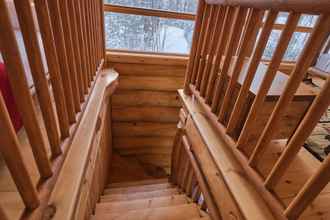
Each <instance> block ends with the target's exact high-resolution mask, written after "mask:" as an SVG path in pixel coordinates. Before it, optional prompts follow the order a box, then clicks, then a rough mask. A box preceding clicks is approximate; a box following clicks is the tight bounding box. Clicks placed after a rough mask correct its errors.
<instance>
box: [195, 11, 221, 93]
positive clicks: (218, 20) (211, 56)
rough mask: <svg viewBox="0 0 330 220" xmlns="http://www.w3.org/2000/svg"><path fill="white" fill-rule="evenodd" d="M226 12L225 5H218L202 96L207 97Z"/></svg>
mask: <svg viewBox="0 0 330 220" xmlns="http://www.w3.org/2000/svg"><path fill="white" fill-rule="evenodd" d="M225 12H226V10H225V8H224V7H220V6H218V8H217V14H216V23H215V24H214V26H215V28H214V31H213V34H212V39H211V41H210V42H211V43H209V48H208V51H209V55H208V59H206V64H205V68H204V73H203V78H202V83H201V88H200V94H201V96H202V97H205V93H206V86H207V83H208V81H209V76H210V71H211V68H212V63H213V60H214V56H215V49H216V47H217V45H218V43H219V40H220V34H221V28H222V25H223V17H224V16H225Z"/></svg>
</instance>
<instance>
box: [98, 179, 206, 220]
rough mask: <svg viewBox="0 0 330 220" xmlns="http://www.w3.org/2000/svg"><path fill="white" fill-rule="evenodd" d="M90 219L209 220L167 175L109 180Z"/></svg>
mask: <svg viewBox="0 0 330 220" xmlns="http://www.w3.org/2000/svg"><path fill="white" fill-rule="evenodd" d="M91 219H92V220H112V219H116V220H117V219H118V220H131V219H132V220H188V219H189V220H195V219H196V220H197V219H200V220H209V217H208V214H207V213H205V212H204V211H202V210H201V209H200V208H199V206H198V205H197V204H196V203H192V202H191V199H189V198H188V197H186V196H185V195H184V194H182V193H180V191H179V190H178V188H177V187H175V186H174V185H172V184H171V183H169V182H168V180H167V179H156V180H145V181H137V182H122V183H114V184H110V185H109V186H108V187H107V188H106V189H105V190H104V193H103V195H102V196H101V198H100V201H99V203H98V204H97V205H96V210H95V214H94V215H93V216H92V218H91Z"/></svg>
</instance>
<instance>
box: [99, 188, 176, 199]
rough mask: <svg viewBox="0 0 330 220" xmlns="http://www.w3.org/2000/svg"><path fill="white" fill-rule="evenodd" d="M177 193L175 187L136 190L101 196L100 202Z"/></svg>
mask: <svg viewBox="0 0 330 220" xmlns="http://www.w3.org/2000/svg"><path fill="white" fill-rule="evenodd" d="M177 194H179V191H178V190H177V189H176V188H171V189H163V190H156V191H151V192H138V193H128V194H111V195H105V196H101V202H112V201H127V200H137V199H148V198H155V197H160V196H172V195H177Z"/></svg>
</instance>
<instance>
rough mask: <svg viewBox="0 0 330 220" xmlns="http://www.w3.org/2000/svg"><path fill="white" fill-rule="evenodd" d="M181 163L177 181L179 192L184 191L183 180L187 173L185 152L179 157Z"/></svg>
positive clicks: (187, 162) (187, 164)
mask: <svg viewBox="0 0 330 220" xmlns="http://www.w3.org/2000/svg"><path fill="white" fill-rule="evenodd" d="M181 160H182V163H181V172H180V179H179V184H178V185H179V187H180V189H181V190H184V182H185V178H186V176H187V173H188V166H189V161H188V158H187V154H186V152H185V151H184V149H183V151H182V157H181Z"/></svg>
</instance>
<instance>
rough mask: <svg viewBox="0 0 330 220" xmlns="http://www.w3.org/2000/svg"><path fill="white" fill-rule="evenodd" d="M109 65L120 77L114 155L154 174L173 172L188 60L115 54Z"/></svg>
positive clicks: (110, 55) (115, 98)
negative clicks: (173, 146) (133, 161)
mask: <svg viewBox="0 0 330 220" xmlns="http://www.w3.org/2000/svg"><path fill="white" fill-rule="evenodd" d="M107 60H108V65H110V66H112V67H113V68H114V69H115V70H116V71H117V72H118V73H119V75H120V77H119V87H118V90H117V91H116V93H115V94H114V95H113V99H112V107H113V112H112V117H113V118H112V119H113V121H114V125H113V133H114V149H115V150H116V151H117V152H118V153H119V154H120V155H121V156H122V157H124V158H127V159H128V158H129V159H130V160H138V161H139V162H140V163H141V164H142V165H143V166H145V167H146V169H147V171H148V172H149V173H157V172H154V170H155V171H156V170H163V171H164V170H166V171H169V168H170V161H171V159H170V154H171V151H172V141H173V138H174V135H175V130H176V123H177V122H178V121H179V109H180V103H179V99H178V96H177V93H176V90H177V89H179V88H181V87H182V86H183V80H184V72H185V67H186V62H187V58H186V57H179V56H172V55H170V56H165V55H151V54H138V53H119V52H110V53H108V56H107ZM156 176H158V175H156Z"/></svg>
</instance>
